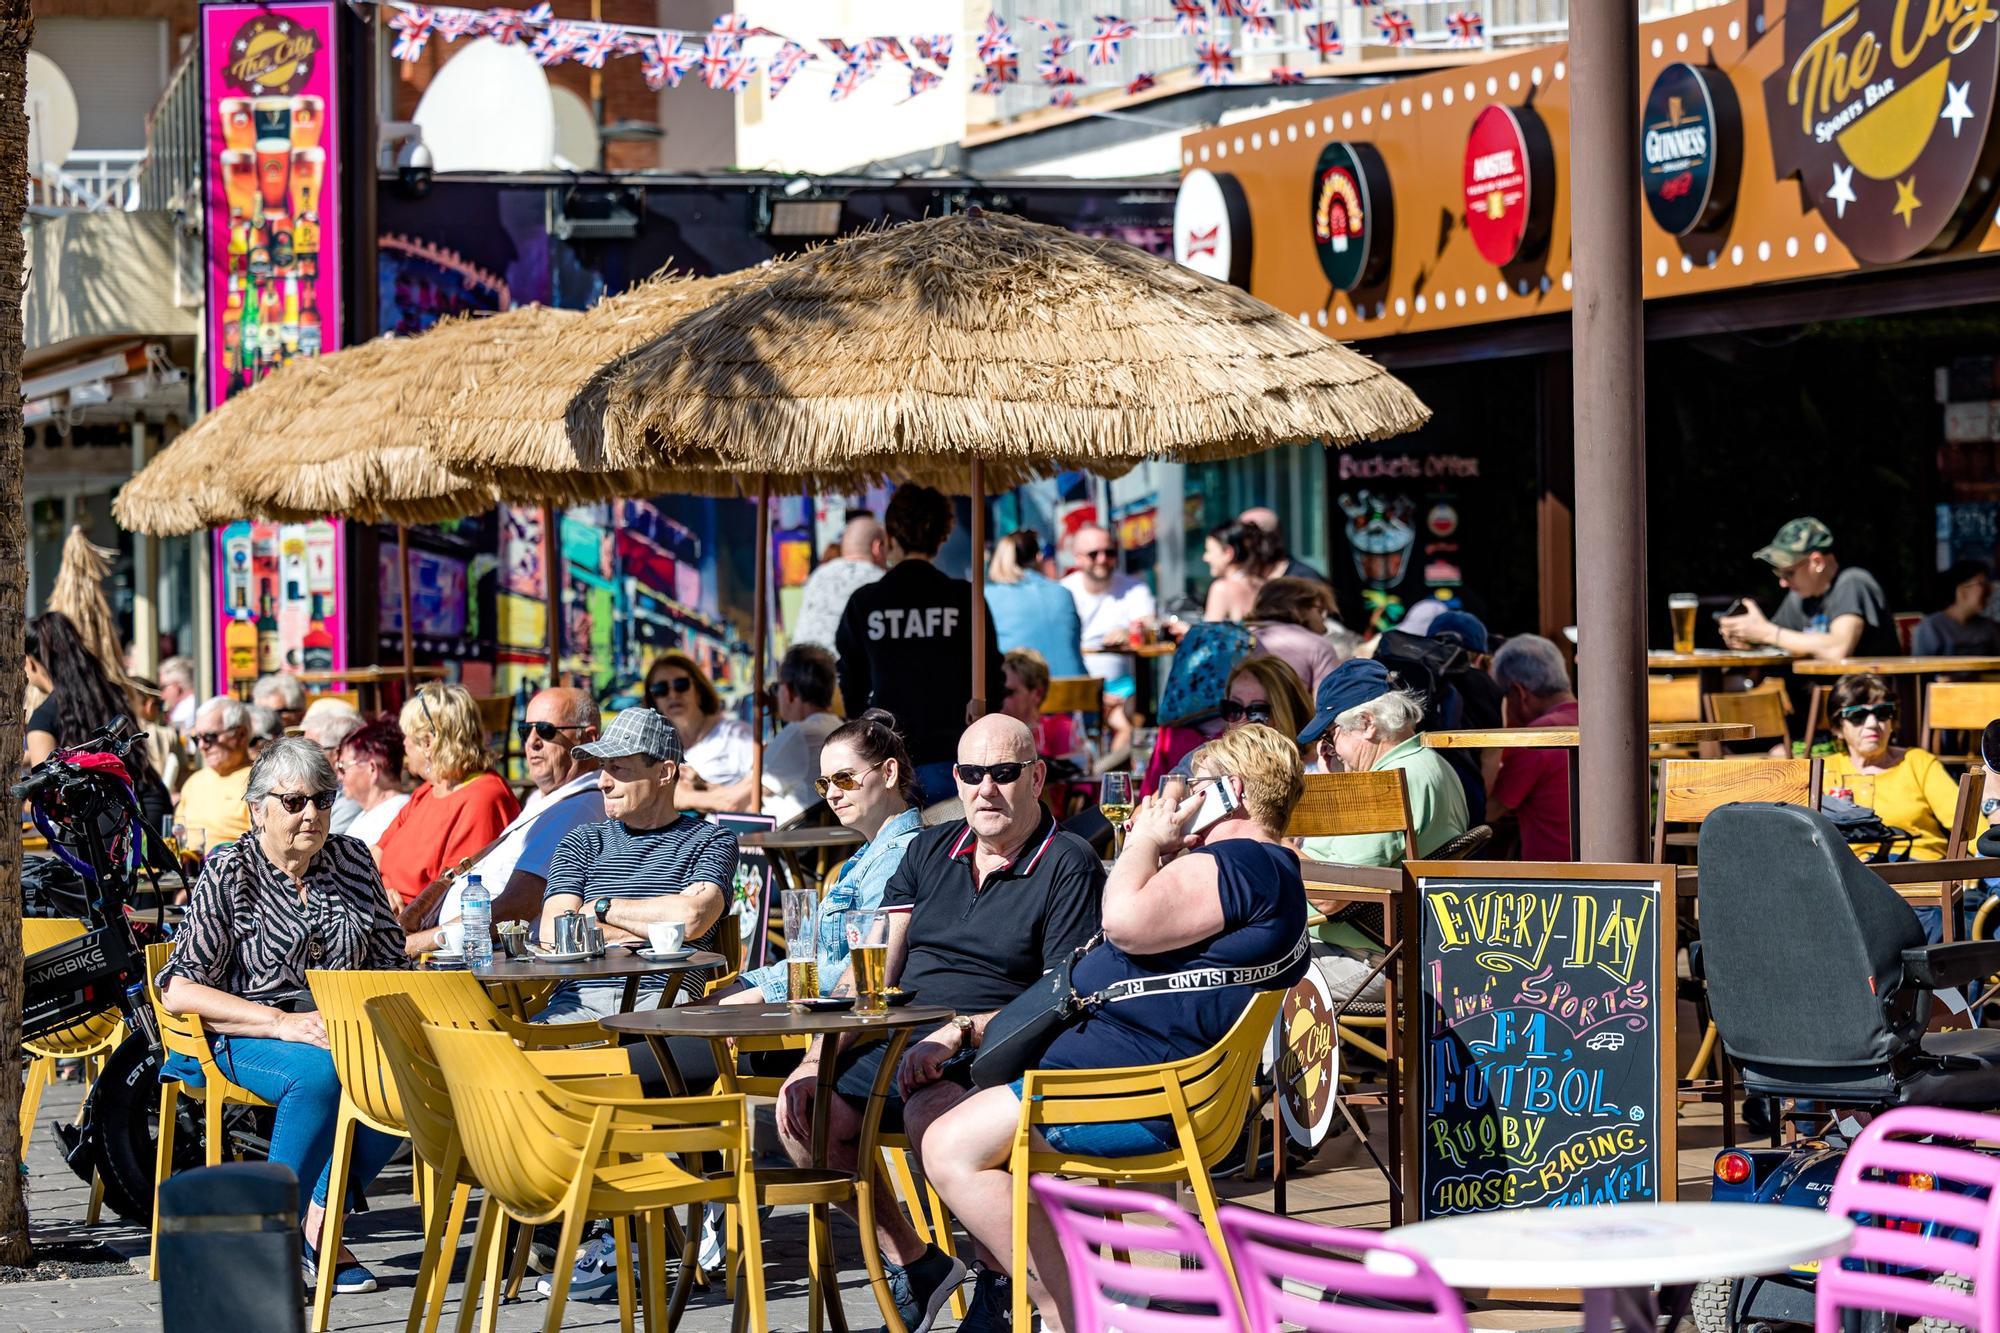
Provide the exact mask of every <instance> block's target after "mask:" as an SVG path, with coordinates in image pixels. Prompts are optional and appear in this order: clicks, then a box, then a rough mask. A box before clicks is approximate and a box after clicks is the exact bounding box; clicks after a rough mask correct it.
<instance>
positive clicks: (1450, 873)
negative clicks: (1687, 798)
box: [1397, 860, 1680, 1221]
mask: <svg viewBox="0 0 2000 1333" xmlns="http://www.w3.org/2000/svg"><path fill="white" fill-rule="evenodd" d="M1403 868H1404V870H1405V871H1406V873H1407V874H1408V876H1409V878H1408V881H1407V888H1406V892H1405V893H1404V894H1403V895H1402V897H1403V902H1402V914H1401V916H1402V919H1401V923H1400V927H1401V928H1400V934H1401V937H1402V939H1403V941H1404V943H1405V948H1404V949H1403V952H1402V954H1401V956H1400V959H1399V962H1398V979H1397V981H1398V988H1399V991H1400V993H1401V995H1402V996H1403V1003H1402V1005H1401V1009H1402V1015H1401V1023H1402V1026H1403V1039H1402V1042H1401V1043H1400V1045H1401V1048H1402V1050H1403V1051H1404V1053H1405V1054H1404V1057H1403V1058H1404V1060H1405V1061H1406V1062H1407V1063H1406V1064H1405V1066H1404V1067H1405V1069H1406V1071H1407V1075H1406V1085H1405V1091H1404V1094H1403V1107H1402V1111H1403V1135H1402V1139H1403V1144H1404V1151H1403V1162H1402V1168H1403V1200H1404V1211H1405V1213H1406V1215H1407V1217H1408V1218H1409V1219H1410V1220H1413V1221H1422V1220H1423V1219H1425V1218H1426V1217H1429V1216H1432V1215H1433V1214H1432V1213H1431V1212H1430V1210H1429V1209H1428V1208H1427V1207H1426V1202H1427V1201H1426V1199H1425V1197H1424V1192H1423V1168H1424V1140H1423V1138H1422V1134H1423V1114H1424V1105H1425V1100H1426V1086H1425V1069H1426V1066H1425V1061H1424V1053H1425V1042H1424V1034H1423V1031H1422V1028H1421V1023H1422V1021H1423V994H1424V992H1423V982H1422V976H1421V969H1422V967H1423V948H1424V934H1423V921H1422V919H1421V912H1422V910H1423V899H1424V884H1425V882H1426V881H1427V880H1459V881H1463V880H1481V879H1486V880H1492V881H1495V882H1504V883H1521V882H1524V881H1525V882H1530V883H1548V884H1560V883H1564V882H1574V881H1578V880H1585V881H1590V880H1594V881H1602V882H1608V883H1613V884H1617V885H1620V886H1623V887H1628V888H1632V889H1638V890H1642V891H1648V892H1651V893H1652V894H1653V895H1654V896H1655V898H1656V899H1657V904H1658V905H1657V907H1656V909H1655V922H1656V925H1655V934H1656V936H1657V939H1658V942H1659V959H1658V964H1657V966H1658V970H1657V971H1656V972H1655V973H1654V976H1655V978H1656V982H1657V984H1656V985H1655V987H1654V996H1653V1007H1652V1010H1651V1016H1652V1024H1653V1027H1654V1030H1655V1031H1656V1032H1657V1033H1658V1034H1659V1035H1658V1037H1657V1040H1658V1042H1659V1070H1658V1077H1657V1081H1656V1082H1655V1084H1654V1088H1655V1093H1656V1098H1657V1104H1656V1105H1655V1106H1653V1107H1651V1108H1650V1114H1651V1116H1652V1123H1653V1126H1654V1138H1655V1143H1656V1156H1655V1160H1656V1167H1655V1174H1656V1178H1657V1181H1658V1189H1657V1191H1656V1195H1655V1197H1656V1199H1657V1200H1658V1201H1660V1202H1671V1201H1673V1200H1674V1199H1675V1198H1677V1197H1678V1194H1679V1186H1680V1135H1679V1132H1678V1131H1679V1124H1678V1113H1679V1098H1678V1096H1677V1089H1678V1087H1679V1080H1680V1073H1679V1069H1678V1067H1677V1059H1676V1047H1677V1045H1678V1028H1677V1026H1676V1022H1675V1019H1676V1010H1675V1006H1676V1003H1677V1000H1678V996H1677V991H1678V977H1677V974H1676V971H1675V966H1674V963H1675V957H1676V952H1677V940H1676V934H1677V932H1676V930H1675V928H1674V923H1675V920H1676V914H1677V912H1678V902H1679V892H1678V882H1679V881H1678V874H1677V872H1676V870H1675V868H1674V867H1673V866H1670V865H1655V864H1650V863H1644V862H1638V863H1631V864H1619V863H1609V862H1583V863H1569V862H1552V861H1422V860H1419V861H1410V862H1406V863H1405V865H1404V867H1403Z"/></svg>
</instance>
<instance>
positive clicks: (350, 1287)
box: [299, 1242, 375, 1300]
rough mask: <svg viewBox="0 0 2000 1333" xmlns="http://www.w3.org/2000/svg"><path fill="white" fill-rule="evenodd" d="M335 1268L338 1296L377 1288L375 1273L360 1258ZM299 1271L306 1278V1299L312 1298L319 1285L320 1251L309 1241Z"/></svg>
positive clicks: (356, 1293) (353, 1294) (334, 1291)
mask: <svg viewBox="0 0 2000 1333" xmlns="http://www.w3.org/2000/svg"><path fill="white" fill-rule="evenodd" d="M335 1262H336V1263H337V1264H339V1266H338V1267H336V1268H335V1269H334V1270H333V1293H334V1295H336V1296H360V1295H365V1294H366V1293H368V1292H371V1291H373V1290H375V1275H374V1274H373V1273H371V1272H369V1271H368V1270H367V1269H366V1268H363V1267H362V1266H361V1263H360V1261H359V1260H350V1261H348V1262H346V1263H340V1261H339V1260H335ZM299 1271H300V1272H301V1273H302V1274H303V1275H304V1276H305V1280H306V1299H308V1300H311V1299H312V1294H313V1291H314V1289H315V1288H316V1287H317V1286H318V1285H319V1251H317V1250H315V1249H314V1248H313V1247H312V1244H311V1242H307V1243H306V1246H305V1249H304V1251H303V1252H302V1253H301V1254H300V1255H299Z"/></svg>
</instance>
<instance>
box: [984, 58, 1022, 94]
mask: <svg viewBox="0 0 2000 1333" xmlns="http://www.w3.org/2000/svg"><path fill="white" fill-rule="evenodd" d="M1020 77H1021V62H1020V61H1019V60H1018V59H1016V58H1015V57H1013V56H995V57H994V58H993V59H991V60H989V61H987V62H986V65H985V70H984V72H983V73H982V74H980V76H979V78H978V79H977V80H976V81H975V82H974V83H973V85H972V91H974V92H975V93H978V94H980V95H981V96H982V97H995V96H998V95H999V92H1000V89H1001V88H1002V87H1004V86H1005V85H1007V84H1010V83H1013V82H1015V81H1016V80H1018V79H1019V78H1020Z"/></svg>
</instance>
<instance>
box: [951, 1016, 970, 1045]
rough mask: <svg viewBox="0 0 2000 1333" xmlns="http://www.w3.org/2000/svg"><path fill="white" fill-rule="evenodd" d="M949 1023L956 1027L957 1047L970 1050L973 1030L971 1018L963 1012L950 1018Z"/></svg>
mask: <svg viewBox="0 0 2000 1333" xmlns="http://www.w3.org/2000/svg"><path fill="white" fill-rule="evenodd" d="M951 1025H952V1026H953V1027H955V1028H957V1029H958V1045H959V1049H960V1050H966V1051H969V1050H971V1049H972V1032H973V1026H972V1020H971V1019H969V1018H967V1017H966V1016H965V1015H964V1014H959V1015H958V1016H957V1017H955V1018H953V1019H952V1020H951Z"/></svg>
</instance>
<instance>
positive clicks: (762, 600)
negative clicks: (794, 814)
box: [750, 473, 771, 814]
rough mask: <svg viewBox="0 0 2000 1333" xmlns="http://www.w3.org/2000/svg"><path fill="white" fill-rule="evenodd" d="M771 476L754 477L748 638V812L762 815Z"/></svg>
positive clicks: (769, 628)
mask: <svg viewBox="0 0 2000 1333" xmlns="http://www.w3.org/2000/svg"><path fill="white" fill-rule="evenodd" d="M770 559H771V477H770V474H769V473H765V474H764V475H762V476H760V477H758V478H757V561H756V566H757V594H756V600H755V601H754V602H753V604H752V605H753V608H754V609H753V610H752V611H751V613H750V623H751V629H750V637H751V639H752V641H753V647H752V649H751V655H750V660H751V661H752V663H753V664H754V665H753V666H752V668H751V673H752V675H751V687H752V688H753V689H754V690H755V691H756V693H755V694H754V695H752V696H751V702H750V708H751V716H752V719H753V720H752V722H751V724H750V725H751V732H752V734H753V735H755V736H756V738H757V750H756V753H755V754H754V755H753V756H752V757H751V760H750V810H751V813H753V814H762V813H763V812H764V654H765V643H766V641H767V640H768V639H769V638H770V635H771V625H770V610H769V605H768V603H769V598H770V588H769V584H770V582H771V570H770Z"/></svg>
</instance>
